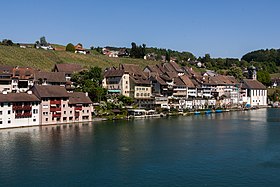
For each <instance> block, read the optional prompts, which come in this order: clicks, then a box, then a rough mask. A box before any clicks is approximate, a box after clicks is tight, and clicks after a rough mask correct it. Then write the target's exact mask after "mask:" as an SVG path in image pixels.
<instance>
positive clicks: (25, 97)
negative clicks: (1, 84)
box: [0, 93, 40, 103]
mask: <svg viewBox="0 0 280 187" xmlns="http://www.w3.org/2000/svg"><path fill="white" fill-rule="evenodd" d="M38 101H40V100H39V99H38V98H37V97H36V96H35V95H34V94H28V93H7V94H0V103H3V102H11V103H15V102H38Z"/></svg>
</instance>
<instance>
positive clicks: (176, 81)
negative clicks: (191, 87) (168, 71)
mask: <svg viewBox="0 0 280 187" xmlns="http://www.w3.org/2000/svg"><path fill="white" fill-rule="evenodd" d="M174 84H175V86H186V84H185V83H184V82H183V81H182V80H181V79H180V78H179V77H175V78H174Z"/></svg>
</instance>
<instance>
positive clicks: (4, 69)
mask: <svg viewBox="0 0 280 187" xmlns="http://www.w3.org/2000/svg"><path fill="white" fill-rule="evenodd" d="M12 72H13V67H12V66H6V65H1V66H0V74H1V75H3V74H12Z"/></svg>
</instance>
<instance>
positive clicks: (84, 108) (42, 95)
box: [31, 85, 93, 125]
mask: <svg viewBox="0 0 280 187" xmlns="http://www.w3.org/2000/svg"><path fill="white" fill-rule="evenodd" d="M31 90H32V92H33V93H34V94H35V95H36V96H37V97H38V98H39V99H40V100H41V103H40V111H41V114H40V124H42V125H45V124H54V123H56V124H57V123H68V122H83V121H91V120H92V112H93V106H92V102H91V100H90V98H89V97H88V96H87V95H86V94H85V93H75V92H74V93H68V92H67V91H66V89H65V88H64V87H62V86H50V85H35V86H33V87H32V88H31Z"/></svg>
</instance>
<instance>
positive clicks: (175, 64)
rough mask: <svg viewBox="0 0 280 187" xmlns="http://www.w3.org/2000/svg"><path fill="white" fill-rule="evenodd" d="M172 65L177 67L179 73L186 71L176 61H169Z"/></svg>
mask: <svg viewBox="0 0 280 187" xmlns="http://www.w3.org/2000/svg"><path fill="white" fill-rule="evenodd" d="M169 63H170V65H171V66H172V67H173V68H174V69H175V71H176V72H177V73H184V70H183V69H182V68H181V67H180V66H179V64H177V63H176V62H172V61H171V62H169Z"/></svg>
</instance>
